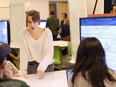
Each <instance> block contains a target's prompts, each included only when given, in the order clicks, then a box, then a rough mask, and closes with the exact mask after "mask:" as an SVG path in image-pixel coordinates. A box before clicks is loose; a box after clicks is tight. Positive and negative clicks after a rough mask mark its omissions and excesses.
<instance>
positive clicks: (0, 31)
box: [0, 20, 10, 45]
mask: <svg viewBox="0 0 116 87" xmlns="http://www.w3.org/2000/svg"><path fill="white" fill-rule="evenodd" d="M0 43H5V44H8V45H9V44H10V26H9V21H7V20H1V21H0Z"/></svg>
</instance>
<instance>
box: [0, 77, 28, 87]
mask: <svg viewBox="0 0 116 87" xmlns="http://www.w3.org/2000/svg"><path fill="white" fill-rule="evenodd" d="M13 86H14V87H30V86H29V85H27V84H26V82H24V81H21V80H17V79H10V78H0V87H13Z"/></svg>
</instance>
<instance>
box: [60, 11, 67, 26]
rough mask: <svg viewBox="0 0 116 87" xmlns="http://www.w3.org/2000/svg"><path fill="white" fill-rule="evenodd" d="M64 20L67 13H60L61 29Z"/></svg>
mask: <svg viewBox="0 0 116 87" xmlns="http://www.w3.org/2000/svg"><path fill="white" fill-rule="evenodd" d="M64 19H67V13H62V20H61V27H62V25H63V24H64Z"/></svg>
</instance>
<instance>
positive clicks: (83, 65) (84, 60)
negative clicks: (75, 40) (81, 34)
mask: <svg viewBox="0 0 116 87" xmlns="http://www.w3.org/2000/svg"><path fill="white" fill-rule="evenodd" d="M73 72H74V74H73V76H72V83H73V86H74V83H75V82H76V81H75V78H76V76H77V75H78V74H79V73H80V74H81V75H82V76H83V78H84V79H85V80H87V81H88V82H89V83H90V84H91V85H92V86H93V87H105V85H104V80H109V81H111V82H114V81H116V80H115V79H114V77H113V76H112V75H111V74H110V73H109V71H108V67H107V65H106V60H105V52H104V49H103V47H102V45H101V43H100V41H99V40H98V39H97V38H94V37H88V38H85V39H84V40H82V41H81V43H80V45H79V47H78V50H77V57H76V63H75V66H74V69H73Z"/></svg>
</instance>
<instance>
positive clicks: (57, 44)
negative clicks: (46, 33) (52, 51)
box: [53, 40, 69, 47]
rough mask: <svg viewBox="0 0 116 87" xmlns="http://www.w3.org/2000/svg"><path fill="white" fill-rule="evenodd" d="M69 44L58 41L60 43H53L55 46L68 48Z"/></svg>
mask: <svg viewBox="0 0 116 87" xmlns="http://www.w3.org/2000/svg"><path fill="white" fill-rule="evenodd" d="M68 42H69V41H62V40H58V41H53V44H54V46H60V47H67V46H68Z"/></svg>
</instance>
